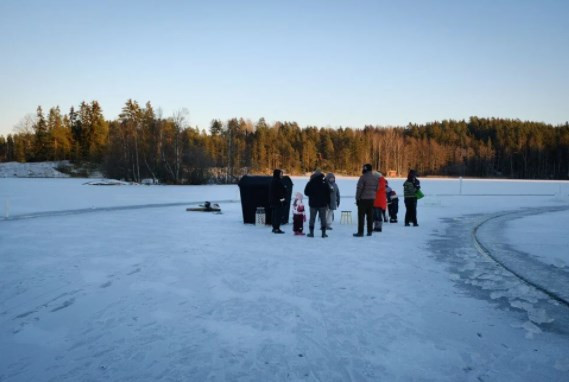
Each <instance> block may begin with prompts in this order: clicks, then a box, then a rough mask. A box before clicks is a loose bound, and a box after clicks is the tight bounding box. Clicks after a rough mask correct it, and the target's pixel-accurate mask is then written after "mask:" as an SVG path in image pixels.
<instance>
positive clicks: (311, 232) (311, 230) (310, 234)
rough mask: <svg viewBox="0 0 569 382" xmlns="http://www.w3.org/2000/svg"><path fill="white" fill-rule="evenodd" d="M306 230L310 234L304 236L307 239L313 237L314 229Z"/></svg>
mask: <svg viewBox="0 0 569 382" xmlns="http://www.w3.org/2000/svg"><path fill="white" fill-rule="evenodd" d="M308 230H309V231H310V232H309V233H308V235H306V236H308V237H314V227H308Z"/></svg>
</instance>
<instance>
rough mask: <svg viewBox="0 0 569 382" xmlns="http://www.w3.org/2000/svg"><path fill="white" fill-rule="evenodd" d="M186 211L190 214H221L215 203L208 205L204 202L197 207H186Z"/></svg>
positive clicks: (208, 203)
mask: <svg viewBox="0 0 569 382" xmlns="http://www.w3.org/2000/svg"><path fill="white" fill-rule="evenodd" d="M186 211H190V212H214V213H216V214H220V213H221V207H220V206H219V204H217V203H210V202H205V203H204V204H200V205H198V206H197V207H188V208H186Z"/></svg>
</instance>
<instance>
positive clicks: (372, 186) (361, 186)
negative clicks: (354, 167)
mask: <svg viewBox="0 0 569 382" xmlns="http://www.w3.org/2000/svg"><path fill="white" fill-rule="evenodd" d="M378 184H379V177H377V176H376V175H375V174H374V173H373V171H372V167H371V164H369V163H367V164H364V167H363V169H362V176H360V179H359V180H358V185H357V188H356V204H357V205H358V232H357V233H354V236H355V237H362V236H363V235H364V219H367V235H368V236H371V233H372V231H373V201H374V200H375V194H376V192H377V186H378Z"/></svg>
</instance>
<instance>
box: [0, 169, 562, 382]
mask: <svg viewBox="0 0 569 382" xmlns="http://www.w3.org/2000/svg"><path fill="white" fill-rule="evenodd" d="M87 181H89V180H86V179H11V178H5V179H0V202H1V203H2V204H1V207H2V208H3V210H2V218H1V219H0V322H1V325H0V354H2V356H1V357H0V381H99V380H109V381H154V380H163V381H291V380H292V381H303V380H306V381H378V380H381V381H383V380H385V381H393V380H398V381H503V380H513V381H537V380H540V381H567V380H569V323H568V322H567V321H568V317H569V308H567V307H566V306H564V305H563V304H560V303H559V302H557V301H555V300H552V299H551V298H549V297H548V296H547V295H546V294H544V293H542V292H540V291H539V290H536V289H535V288H533V287H531V286H529V285H528V284H526V283H524V282H523V281H521V280H519V279H518V278H516V277H515V276H513V275H512V274H511V273H509V272H507V271H505V270H504V269H503V268H501V267H500V266H497V265H496V263H495V262H493V261H492V260H491V259H489V258H488V257H487V256H484V255H483V254H481V253H480V252H479V250H478V249H477V248H476V246H475V245H474V242H473V237H472V232H473V230H474V228H475V227H476V226H477V225H478V224H480V223H481V222H484V221H486V220H487V219H488V218H489V217H491V216H494V215H500V214H503V215H504V219H503V220H500V221H499V223H497V222H498V220H496V219H495V220H490V221H488V224H483V225H482V226H481V228H480V230H479V233H480V240H481V241H483V242H484V243H486V244H488V245H489V247H490V249H491V250H493V251H496V252H497V253H498V254H499V255H503V256H509V257H510V258H512V261H513V262H514V264H520V262H518V261H517V259H522V258H523V260H524V261H531V262H532V263H533V262H535V264H541V265H539V267H540V268H539V272H545V273H544V274H545V276H540V279H539V280H538V281H539V282H540V283H542V284H544V285H546V286H547V285H549V286H551V287H555V288H559V285H560V284H561V285H562V286H563V285H565V284H563V283H564V282H565V280H566V279H565V277H566V275H567V273H568V272H569V270H568V265H569V253H568V251H567V248H568V246H569V235H567V234H566V232H567V229H566V227H567V222H568V220H569V210H567V206H569V197H568V194H569V184H568V183H563V182H538V181H536V182H529V181H528V182H521V181H519V182H518V181H510V182H508V181H489V180H484V181H482V180H464V181H463V182H462V183H461V182H459V181H458V180H452V179H422V185H423V190H424V192H425V194H426V197H425V198H424V199H422V200H421V201H420V202H419V207H418V220H419V224H420V227H404V226H403V224H401V222H402V220H403V216H404V210H405V208H404V205H403V203H402V202H401V203H400V212H399V222H400V223H399V224H386V225H385V226H384V230H383V232H382V233H379V234H374V235H373V236H372V237H371V238H367V237H365V238H359V239H358V238H353V237H352V233H353V232H355V229H356V228H355V226H354V225H351V226H350V225H340V224H339V221H336V222H335V224H334V226H333V228H334V229H333V230H332V231H331V232H329V237H328V238H327V239H322V238H319V237H315V238H314V239H309V238H306V237H295V236H293V235H292V233H291V227H290V225H285V226H284V230H285V231H287V234H286V235H273V234H271V233H270V228H264V227H257V226H253V225H245V224H243V220H242V214H241V206H240V204H239V200H240V197H239V189H238V187H237V186H193V187H191V186H90V185H85V184H84V183H86V182H87ZM293 182H294V190H293V192H297V191H301V192H302V190H303V189H304V185H305V184H306V179H305V178H293ZM355 183H356V179H355V178H340V179H338V184H339V187H340V191H341V195H342V201H341V205H340V210H351V211H353V212H352V214H353V215H354V218H355V215H356V213H355V207H356V206H355V204H354V201H353V197H354V194H355ZM402 183H403V180H401V179H393V180H390V184H391V185H392V187H394V188H395V190H396V191H398V192H399V193H400V194H401V193H402ZM205 200H210V201H220V204H221V206H222V209H223V214H221V215H213V214H204V213H189V212H186V211H185V207H186V206H189V205H191V204H195V203H198V202H203V201H205ZM125 207H131V208H125ZM529 209H531V211H529ZM62 211H65V212H64V213H63V212H62ZM523 212H526V213H525V214H524V213H523ZM527 212H530V213H527ZM506 216H509V217H508V218H506ZM354 221H355V219H354ZM520 261H521V260H520ZM539 272H537V271H536V272H533V271H532V274H534V273H535V274H537V273H539ZM548 272H549V273H548ZM539 274H541V273H539Z"/></svg>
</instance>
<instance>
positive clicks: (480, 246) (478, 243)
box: [472, 206, 569, 308]
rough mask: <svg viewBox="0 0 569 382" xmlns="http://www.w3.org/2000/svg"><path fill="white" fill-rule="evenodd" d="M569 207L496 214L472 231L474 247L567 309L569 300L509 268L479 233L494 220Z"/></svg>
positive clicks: (561, 209) (561, 208) (562, 209)
mask: <svg viewBox="0 0 569 382" xmlns="http://www.w3.org/2000/svg"><path fill="white" fill-rule="evenodd" d="M568 209H569V207H566V206H564V207H549V208H543V207H541V208H539V209H538V208H536V209H531V210H529V211H528V210H524V211H513V212H504V213H500V214H496V215H492V216H490V217H488V218H486V219H484V220H483V221H482V222H480V223H478V224H477V225H476V226H475V227H474V228H473V230H472V239H473V241H474V246H475V247H476V249H477V250H478V252H479V253H481V254H482V255H485V256H487V257H488V258H490V259H491V260H492V261H494V262H495V263H497V264H498V265H500V266H501V267H502V268H504V269H505V270H506V271H508V272H510V273H511V274H512V275H514V276H515V277H517V278H518V279H520V280H521V281H523V282H524V283H526V284H527V285H530V286H531V287H533V288H535V289H537V290H539V291H540V292H542V293H544V294H545V295H547V296H548V297H550V298H551V299H553V300H555V301H557V302H558V303H560V304H562V305H564V306H565V307H568V308H569V299H567V298H565V297H563V296H560V295H559V294H558V293H556V292H555V291H551V290H550V289H548V288H547V287H545V286H543V285H541V284H539V283H538V282H536V281H533V280H531V279H530V277H528V276H524V275H523V274H521V273H520V272H518V271H516V270H515V269H513V268H512V267H511V266H508V265H507V264H506V263H505V262H504V261H502V260H501V259H499V258H498V256H496V254H495V253H493V252H492V250H490V249H489V248H488V247H487V246H485V245H484V244H483V243H482V241H481V240H480V238H479V236H478V231H479V229H480V227H482V226H483V225H484V224H487V223H489V222H491V221H492V220H496V219H500V218H504V217H509V218H510V219H512V218H514V217H519V216H525V215H527V214H538V213H550V212H559V211H565V210H568Z"/></svg>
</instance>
